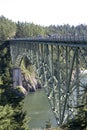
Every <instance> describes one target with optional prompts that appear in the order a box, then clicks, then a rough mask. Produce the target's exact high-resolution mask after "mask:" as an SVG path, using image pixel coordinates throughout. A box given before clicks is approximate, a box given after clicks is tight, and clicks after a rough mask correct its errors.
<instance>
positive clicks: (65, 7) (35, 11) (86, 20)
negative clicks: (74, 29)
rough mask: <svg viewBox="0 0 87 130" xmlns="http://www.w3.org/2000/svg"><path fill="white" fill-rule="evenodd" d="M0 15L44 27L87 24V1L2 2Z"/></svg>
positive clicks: (42, 0) (30, 0)
mask: <svg viewBox="0 0 87 130" xmlns="http://www.w3.org/2000/svg"><path fill="white" fill-rule="evenodd" d="M0 15H4V16H5V17H6V18H9V19H11V20H13V21H16V22H17V21H21V22H25V21H26V22H33V23H35V24H40V25H44V26H48V25H51V24H52V25H63V24H70V25H78V24H87V0H0Z"/></svg>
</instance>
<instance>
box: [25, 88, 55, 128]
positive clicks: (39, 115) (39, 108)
mask: <svg viewBox="0 0 87 130" xmlns="http://www.w3.org/2000/svg"><path fill="white" fill-rule="evenodd" d="M24 110H26V111H27V116H28V118H29V124H28V125H29V128H30V129H36V128H41V129H44V128H45V126H46V121H49V120H50V123H51V127H56V126H57V124H56V120H55V117H54V114H53V112H52V110H51V107H50V104H49V102H48V99H47V96H46V94H45V92H44V90H43V89H41V90H37V91H36V92H35V93H29V95H27V96H26V98H25V100H24Z"/></svg>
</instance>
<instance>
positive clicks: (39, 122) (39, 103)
mask: <svg viewBox="0 0 87 130" xmlns="http://www.w3.org/2000/svg"><path fill="white" fill-rule="evenodd" d="M80 81H81V82H82V84H85V85H86V86H87V73H86V74H83V76H82V79H81V80H80ZM24 110H26V111H27V116H28V118H29V123H28V125H29V129H30V130H32V129H36V128H38V129H39V128H40V129H44V128H45V126H46V121H49V119H50V123H51V127H57V123H56V120H55V117H54V114H53V112H52V110H51V107H50V104H49V101H48V99H47V96H46V94H45V92H44V90H43V89H39V90H37V91H36V92H34V93H29V94H28V95H27V96H26V97H25V99H24Z"/></svg>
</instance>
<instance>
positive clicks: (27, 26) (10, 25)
mask: <svg viewBox="0 0 87 130" xmlns="http://www.w3.org/2000/svg"><path fill="white" fill-rule="evenodd" d="M85 34H87V25H83V24H81V25H78V26H70V25H68V24H66V25H60V26H59V25H57V26H55V25H50V26H47V27H44V26H40V25H35V24H34V23H28V22H20V21H18V22H17V23H16V22H13V21H12V20H9V19H7V18H5V17H4V16H0V40H6V39H9V38H13V37H14V38H19V37H34V36H49V35H85Z"/></svg>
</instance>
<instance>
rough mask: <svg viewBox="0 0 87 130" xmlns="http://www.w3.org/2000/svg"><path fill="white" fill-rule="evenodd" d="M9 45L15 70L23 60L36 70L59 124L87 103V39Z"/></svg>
mask: <svg viewBox="0 0 87 130" xmlns="http://www.w3.org/2000/svg"><path fill="white" fill-rule="evenodd" d="M5 43H6V44H9V43H10V44H9V45H10V52H11V58H12V64H13V66H14V67H20V63H21V60H22V58H23V57H27V58H28V59H29V61H30V62H31V63H32V65H34V67H36V72H37V75H38V77H39V79H40V81H41V84H42V86H43V87H44V89H45V92H46V94H47V96H48V99H49V102H50V104H51V108H52V110H53V113H54V115H55V117H56V120H57V123H58V125H61V124H63V123H66V122H67V121H68V120H69V119H71V118H73V117H74V116H75V114H77V113H78V109H79V107H81V106H84V104H85V103H87V101H86V99H87V94H86V93H87V36H64V37H63V36H58V37H33V38H15V39H9V40H7V41H6V42H5ZM16 77H17V75H16ZM19 77H20V76H19V75H18V79H19ZM18 79H17V80H18ZM15 80H16V79H15ZM20 80H21V78H20ZM15 82H16V81H15ZM17 82H18V81H17ZM20 82H21V81H20ZM21 84H22V82H21ZM17 85H20V84H17Z"/></svg>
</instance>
